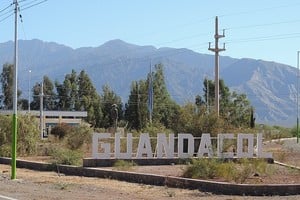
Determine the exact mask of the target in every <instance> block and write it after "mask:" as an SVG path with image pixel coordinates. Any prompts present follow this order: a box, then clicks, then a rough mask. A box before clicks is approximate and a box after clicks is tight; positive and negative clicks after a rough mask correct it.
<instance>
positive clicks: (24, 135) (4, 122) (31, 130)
mask: <svg viewBox="0 0 300 200" xmlns="http://www.w3.org/2000/svg"><path fill="white" fill-rule="evenodd" d="M11 127H12V118H11V116H3V115H0V146H1V150H0V156H10V155H11V152H10V151H11V149H10V146H11V143H12V136H11V135H12V128H11ZM17 132H18V133H17V154H18V155H33V154H34V153H36V146H37V142H38V141H39V129H38V121H37V119H36V118H35V117H33V116H30V115H22V116H18V131H17Z"/></svg>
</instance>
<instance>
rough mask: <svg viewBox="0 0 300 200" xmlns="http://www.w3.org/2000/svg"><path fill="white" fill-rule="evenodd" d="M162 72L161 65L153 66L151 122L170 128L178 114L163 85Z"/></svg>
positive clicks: (164, 84)
mask: <svg viewBox="0 0 300 200" xmlns="http://www.w3.org/2000/svg"><path fill="white" fill-rule="evenodd" d="M163 70H164V68H163V65H162V64H157V65H155V72H154V74H153V92H154V98H153V99H154V106H153V107H154V108H153V121H155V122H159V123H161V124H163V125H164V126H165V127H167V128H170V127H171V126H172V125H173V123H172V121H173V119H174V118H176V115H177V114H178V111H179V106H178V105H177V104H176V103H175V101H173V100H172V99H171V97H170V94H169V92H168V90H167V86H166V83H165V78H164V71H163ZM148 84H149V79H148Z"/></svg>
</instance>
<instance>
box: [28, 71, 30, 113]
mask: <svg viewBox="0 0 300 200" xmlns="http://www.w3.org/2000/svg"><path fill="white" fill-rule="evenodd" d="M28 72H29V77H28V78H29V80H28V113H30V81H31V70H29V71H28Z"/></svg>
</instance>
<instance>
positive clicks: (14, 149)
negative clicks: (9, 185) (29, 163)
mask: <svg viewBox="0 0 300 200" xmlns="http://www.w3.org/2000/svg"><path fill="white" fill-rule="evenodd" d="M14 4H15V49H14V72H13V73H14V81H13V119H12V120H13V127H12V145H11V151H12V152H11V179H16V168H17V161H16V159H17V134H18V133H17V131H18V118H17V116H18V81H17V80H18V0H14Z"/></svg>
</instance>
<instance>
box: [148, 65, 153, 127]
mask: <svg viewBox="0 0 300 200" xmlns="http://www.w3.org/2000/svg"><path fill="white" fill-rule="evenodd" d="M148 87H149V88H148V111H149V122H150V124H152V115H153V79H152V64H151V62H150V76H149V86H148Z"/></svg>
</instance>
